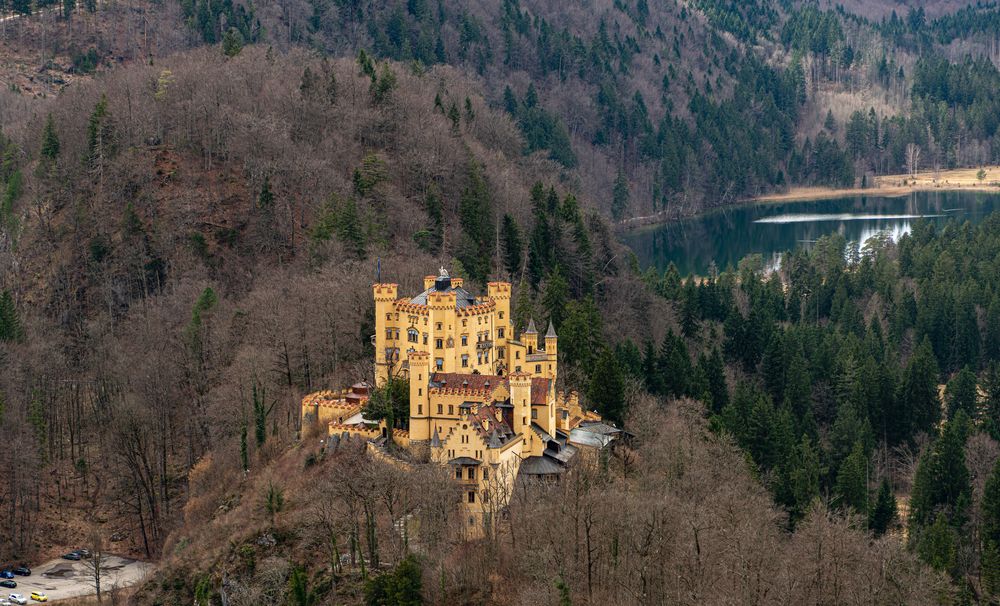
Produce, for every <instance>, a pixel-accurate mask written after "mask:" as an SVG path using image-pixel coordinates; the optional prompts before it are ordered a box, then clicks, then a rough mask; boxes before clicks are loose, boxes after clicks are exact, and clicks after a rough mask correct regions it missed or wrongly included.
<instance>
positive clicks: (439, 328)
mask: <svg viewBox="0 0 1000 606" xmlns="http://www.w3.org/2000/svg"><path fill="white" fill-rule="evenodd" d="M435 326H436V327H437V330H441V323H440V322H437V323H436V324H435Z"/></svg>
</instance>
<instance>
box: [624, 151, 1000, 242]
mask: <svg viewBox="0 0 1000 606" xmlns="http://www.w3.org/2000/svg"><path fill="white" fill-rule="evenodd" d="M979 170H980V169H979V168H958V169H954V170H944V171H937V172H934V171H927V172H922V173H917V174H915V175H912V176H911V175H884V176H882V177H875V183H874V184H873V185H872V186H871V187H865V188H858V187H855V188H835V187H791V188H789V189H788V190H786V191H784V192H776V193H770V194H761V195H759V196H753V197H750V198H743V199H741V200H737V201H735V202H733V203H731V204H726V205H721V206H714V207H711V208H705V209H702V210H700V211H697V212H692V213H683V212H681V213H677V212H673V213H664V212H658V213H656V214H652V215H646V216H641V217H632V218H629V219H625V220H624V221H621V222H619V223H618V224H617V228H618V229H620V230H622V231H624V232H628V231H633V230H637V229H643V228H649V227H655V226H657V225H663V224H664V223H670V222H672V221H684V220H687V219H693V218H695V217H698V216H700V215H704V214H706V213H712V212H718V211H721V210H725V209H727V208H736V207H739V206H743V205H745V204H758V203H761V202H810V201H814V200H825V199H828V198H847V197H850V196H877V197H882V198H898V197H900V196H906V195H909V194H912V193H915V192H925V191H964V192H981V193H989V194H993V193H1000V166H986V167H983V170H985V171H986V177H985V178H984V179H982V180H980V179H979V175H978V173H979Z"/></svg>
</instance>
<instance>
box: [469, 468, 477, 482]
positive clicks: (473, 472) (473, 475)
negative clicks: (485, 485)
mask: <svg viewBox="0 0 1000 606" xmlns="http://www.w3.org/2000/svg"><path fill="white" fill-rule="evenodd" d="M469 479H470V480H475V479H476V468H475V467H470V468H469Z"/></svg>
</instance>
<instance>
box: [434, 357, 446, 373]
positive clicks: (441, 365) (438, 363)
mask: <svg viewBox="0 0 1000 606" xmlns="http://www.w3.org/2000/svg"><path fill="white" fill-rule="evenodd" d="M434 366H437V369H438V371H441V370H444V358H436V359H435V360H434Z"/></svg>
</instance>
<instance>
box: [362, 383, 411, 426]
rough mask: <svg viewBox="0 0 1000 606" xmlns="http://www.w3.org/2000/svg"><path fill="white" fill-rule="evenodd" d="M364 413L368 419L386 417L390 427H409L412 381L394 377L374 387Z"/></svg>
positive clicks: (375, 419) (378, 419) (377, 419)
mask: <svg viewBox="0 0 1000 606" xmlns="http://www.w3.org/2000/svg"><path fill="white" fill-rule="evenodd" d="M364 413H365V418H366V419H371V420H373V421H381V420H383V419H385V423H386V425H388V426H389V427H395V428H401V429H409V425H410V382H409V381H406V380H403V379H399V378H396V377H392V378H390V379H389V380H388V381H386V383H385V385H382V386H381V387H377V388H375V389H373V390H372V393H371V397H370V398H369V399H368V403H367V404H366V405H365V409H364Z"/></svg>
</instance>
